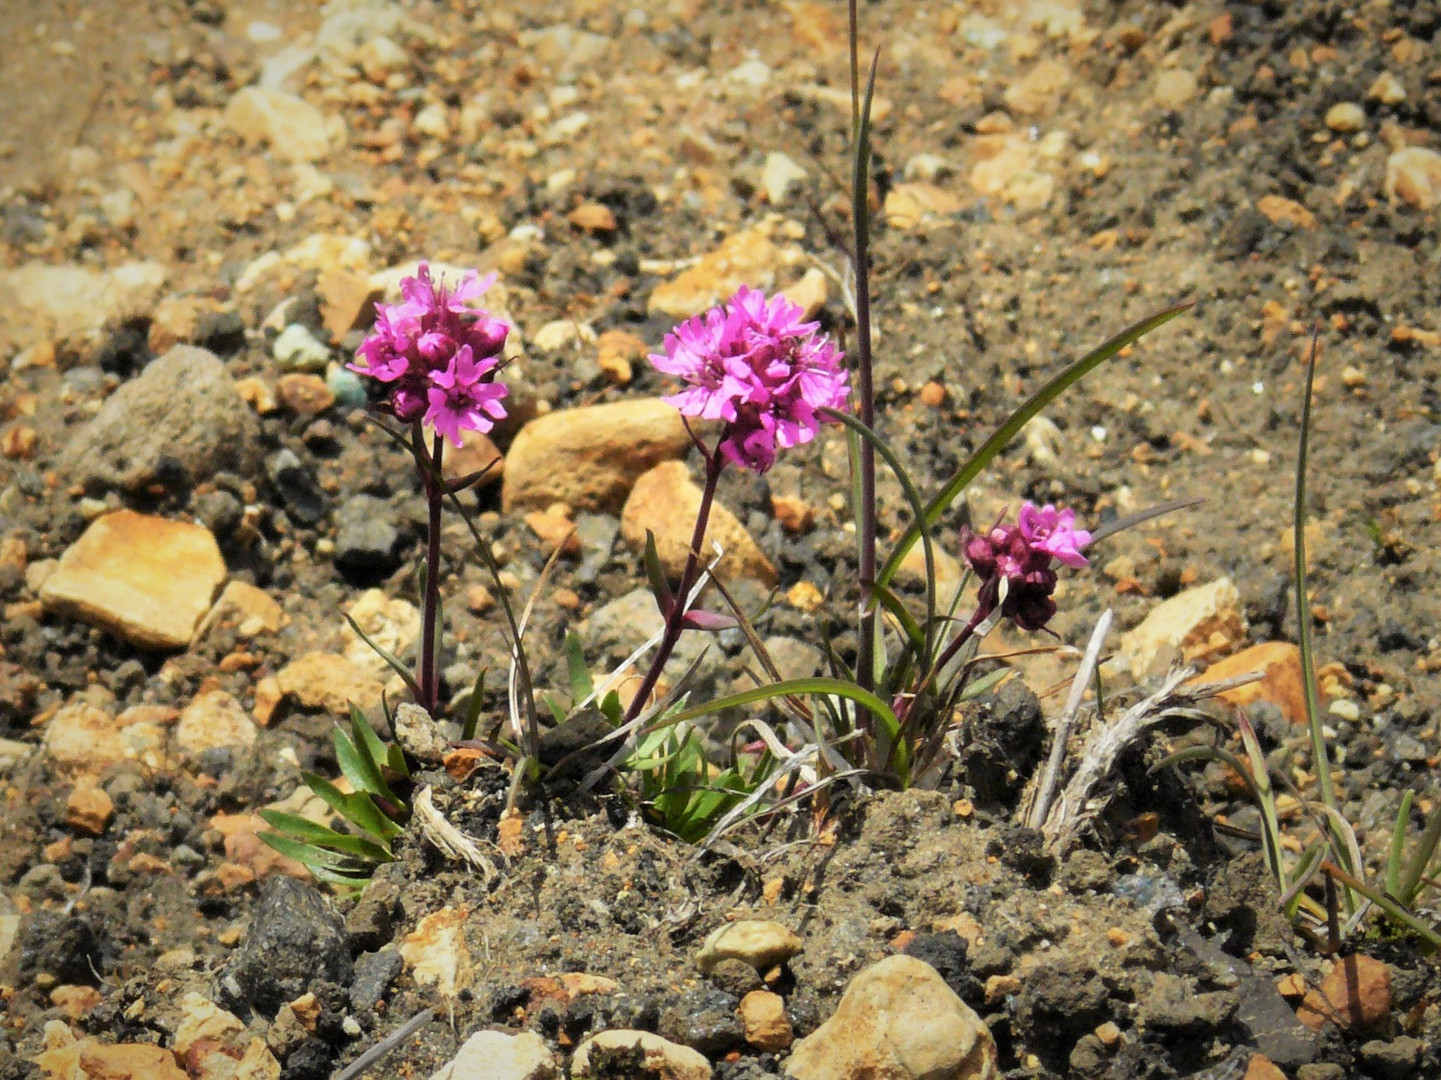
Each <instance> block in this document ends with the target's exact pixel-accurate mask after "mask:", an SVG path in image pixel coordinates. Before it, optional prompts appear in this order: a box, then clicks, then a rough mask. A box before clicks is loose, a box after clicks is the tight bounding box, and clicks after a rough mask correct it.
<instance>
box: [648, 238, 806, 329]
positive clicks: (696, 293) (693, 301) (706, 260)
mask: <svg viewBox="0 0 1441 1080" xmlns="http://www.w3.org/2000/svg"><path fill="white" fill-rule="evenodd" d="M771 231H772V230H771V228H770V227H769V226H768V225H766V224H761V225H756V226H754V227H752V228H749V229H743V230H741V231H740V232H738V233H735V234H733V235H732V236H729V237H727V238H726V239H725V240H724V241H723V242H722V243H721V246H720V247H718V248H716V250H714V251H712V252H709V253H707V254H705V255H703V256H701V258H700V261H699V262H697V263H696V264H695V265H694V266H691V267H688V268H687V269H685V270H682V271H681V272H680V273H679V274H677V275H676V276H675V277H674V278H673V279H671V280H670V281H666V282H662V283H661V284H660V285H657V286H656V287H655V288H654V289H653V290H652V291H651V294H650V301H649V306H650V310H651V311H658V312H661V313H662V314H665V315H670V316H673V317H674V318H677V319H683V318H686V317H687V316H690V315H698V314H700V313H701V312H702V311H705V310H706V309H707V308H710V307H714V306H715V305H716V304H719V303H720V302H721V301H722V300H726V299H728V298H729V297H730V296H731V294H732V293H734V292H735V291H736V289H738V288H740V286H742V285H749V286H751V287H752V288H756V289H761V290H762V291H764V292H770V291H771V290H772V289H773V288H774V287H775V285H776V282H777V279H778V278H779V276H780V273H781V271H782V270H784V269H785V268H786V267H789V266H793V265H795V264H796V263H797V262H798V261H799V255H798V253H795V252H792V251H790V250H788V249H786V248H782V247H781V246H780V245H778V244H776V242H775V241H774V240H772V239H771Z"/></svg>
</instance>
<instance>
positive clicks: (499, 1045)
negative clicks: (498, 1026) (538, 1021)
mask: <svg viewBox="0 0 1441 1080" xmlns="http://www.w3.org/2000/svg"><path fill="white" fill-rule="evenodd" d="M559 1075H560V1074H559V1073H558V1072H557V1070H556V1067H555V1058H554V1057H553V1056H552V1055H551V1052H550V1047H548V1046H546V1045H545V1040H544V1039H542V1038H541V1037H540V1036H539V1035H537V1034H536V1033H535V1032H533V1031H523V1032H521V1033H520V1034H519V1035H510V1034H507V1033H506V1032H504V1031H477V1032H476V1033H475V1034H474V1035H472V1036H471V1037H470V1038H468V1039H466V1040H465V1045H464V1046H462V1047H461V1048H460V1053H458V1054H456V1055H455V1057H454V1058H453V1059H452V1060H451V1062H450V1064H448V1065H446V1066H444V1067H443V1068H441V1069H440V1071H439V1072H437V1073H435V1075H434V1076H432V1077H431V1078H430V1080H555V1077H557V1076H559Z"/></svg>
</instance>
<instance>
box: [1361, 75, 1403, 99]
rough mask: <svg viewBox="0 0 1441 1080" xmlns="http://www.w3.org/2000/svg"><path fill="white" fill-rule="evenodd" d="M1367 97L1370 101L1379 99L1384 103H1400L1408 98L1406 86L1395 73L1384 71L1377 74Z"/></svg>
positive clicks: (1367, 92)
mask: <svg viewBox="0 0 1441 1080" xmlns="http://www.w3.org/2000/svg"><path fill="white" fill-rule="evenodd" d="M1366 97H1367V99H1368V100H1370V101H1379V102H1380V103H1381V104H1382V105H1400V104H1401V103H1402V102H1403V101H1405V100H1406V87H1405V86H1403V85H1402V83H1401V80H1400V79H1398V78H1396V76H1395V75H1392V74H1391V73H1390V72H1389V71H1383V72H1381V74H1380V75H1378V76H1376V81H1375V82H1373V83H1372V84H1371V89H1369V90H1367V91H1366Z"/></svg>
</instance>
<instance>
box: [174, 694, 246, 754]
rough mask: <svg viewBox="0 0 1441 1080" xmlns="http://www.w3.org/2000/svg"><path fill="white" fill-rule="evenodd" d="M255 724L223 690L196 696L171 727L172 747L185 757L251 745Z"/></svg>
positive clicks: (238, 703)
mask: <svg viewBox="0 0 1441 1080" xmlns="http://www.w3.org/2000/svg"><path fill="white" fill-rule="evenodd" d="M255 735H256V727H255V721H254V720H252V719H250V714H249V713H248V712H246V711H245V709H244V708H243V707H242V706H241V704H240V702H238V701H236V700H235V698H234V697H233V696H231V695H230V694H228V693H226V692H225V691H224V690H210V691H208V692H206V693H204V694H198V695H196V697H195V700H194V701H192V702H191V703H190V704H189V705H187V706H185V709H184V711H182V712H181V714H180V722H179V723H178V724H177V725H176V726H175V745H176V746H177V747H178V748H179V749H181V750H183V751H185V752H186V753H188V754H199V753H203V752H204V751H206V750H218V749H220V748H221V747H224V746H236V747H245V746H253V745H254V744H255Z"/></svg>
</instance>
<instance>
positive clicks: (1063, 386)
mask: <svg viewBox="0 0 1441 1080" xmlns="http://www.w3.org/2000/svg"><path fill="white" fill-rule="evenodd" d="M1191 306H1192V305H1191V303H1190V302H1186V303H1181V304H1173V305H1172V306H1170V307H1168V308H1165V309H1163V310H1161V311H1159V312H1157V313H1156V314H1154V315H1151V316H1148V317H1147V318H1144V319H1142V320H1141V321H1140V322H1138V323H1135V324H1133V325H1132V326H1129V327H1127V328H1126V329H1125V330H1122V331H1121V332H1120V333H1119V334H1117V335H1116V336H1115V337H1112V338H1108V339H1107V340H1106V341H1104V342H1102V343H1101V344H1100V345H1099V346H1097V347H1096V348H1095V349H1093V350H1092V351H1091V352H1088V353H1087V354H1086V355H1085V356H1083V357H1081V358H1080V359H1079V360H1077V361H1075V362H1074V363H1072V364H1071V365H1070V366H1069V367H1067V368H1066V369H1065V370H1064V371H1062V372H1060V374H1058V375H1056V376H1054V377H1052V378H1051V380H1050V381H1049V382H1047V383H1046V384H1045V385H1044V386H1042V387H1041V388H1040V389H1039V390H1037V391H1036V392H1035V393H1034V394H1032V395H1031V396H1030V398H1029V399H1027V401H1026V402H1025V404H1023V405H1022V406H1021V407H1020V408H1019V409H1017V410H1016V411H1015V412H1013V413H1012V414H1011V415H1010V417H1009V418H1008V419H1007V420H1006V422H1005V423H1004V424H1002V425H1001V426H1000V427H999V428H997V429H996V431H995V433H994V434H992V435H991V437H990V438H989V439H987V440H986V441H985V443H983V444H982V446H981V448H980V449H979V450H977V451H976V452H975V453H974V454H972V455H971V457H970V459H969V460H968V461H967V462H966V463H965V464H964V465H962V466H961V467H960V468H959V469H958V470H957V471H956V473H955V474H954V475H953V476H952V477H951V478H950V479H949V480H948V481H946V483H945V486H944V487H942V488H941V490H940V491H939V492H938V493H937V494H936V496H935V497H934V498H933V499H931V501H930V503H929V505H927V507H926V512H925V514H924V515H922V520H924V521H925V523H926V524H927V525H932V526H933V525H935V524H936V522H937V521H939V520H940V518H941V515H942V514H944V513H945V512H946V510H947V509H949V508H950V506H951V504H952V503H953V502H955V501H956V498H957V497H958V496H959V495H960V494H961V493H962V492H963V491H965V490H966V488H967V487H968V486H969V485H970V483H971V481H972V480H974V479H975V478H976V477H977V476H979V475H980V473H981V471H982V470H983V469H985V468H986V466H988V465H989V464H990V463H991V462H992V461H994V460H995V458H996V457H997V455H999V454H1000V452H1001V451H1002V450H1004V449H1005V448H1006V447H1007V446H1008V445H1009V444H1010V442H1011V440H1012V439H1014V438H1015V437H1016V436H1017V435H1018V434H1020V431H1021V428H1023V427H1024V426H1025V425H1026V422H1027V421H1029V420H1030V419H1031V418H1032V417H1034V416H1038V415H1039V414H1040V413H1041V411H1042V410H1043V409H1045V407H1046V406H1047V405H1049V404H1051V402H1053V401H1055V400H1056V399H1057V398H1058V397H1060V396H1061V395H1062V394H1064V393H1065V392H1066V391H1067V390H1069V389H1070V388H1071V387H1072V386H1074V385H1075V384H1076V383H1078V382H1079V381H1080V380H1081V379H1083V378H1084V377H1085V376H1086V375H1088V374H1090V372H1091V371H1093V370H1094V369H1095V368H1097V367H1099V366H1100V365H1101V364H1103V363H1105V362H1106V361H1107V360H1109V359H1111V357H1113V356H1115V355H1116V354H1117V353H1118V352H1120V351H1121V350H1122V349H1124V348H1125V347H1126V346H1127V345H1130V344H1132V343H1134V342H1135V341H1137V340H1138V339H1140V338H1142V337H1144V336H1145V335H1146V334H1149V333H1150V332H1151V331H1152V330H1154V329H1156V328H1157V327H1158V326H1161V325H1163V324H1165V323H1168V322H1170V321H1171V320H1172V319H1174V318H1175V317H1176V316H1177V315H1179V314H1181V312H1183V311H1185V310H1187V309H1188V308H1190V307H1191ZM919 524H920V523H919V522H912V523H911V525H910V527H909V528H908V529H907V530H906V532H905V534H904V535H903V536H902V537H901V539H900V541H899V542H898V543H897V544H896V546H895V547H894V548H893V549H892V551H891V555H890V558H888V559H887V560H886V564H885V566H884V567H882V568H881V572H880V573H879V574H878V575H877V584H880V585H886V584H889V583H890V580H891V578H893V577H894V576H895V574H896V571H897V570H898V569H899V568H900V565H901V560H902V559H904V558H905V557H906V553H907V552H909V551H910V550H911V548H912V547H914V546H915V543H916V540H917V539H919V537H920V527H919Z"/></svg>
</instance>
